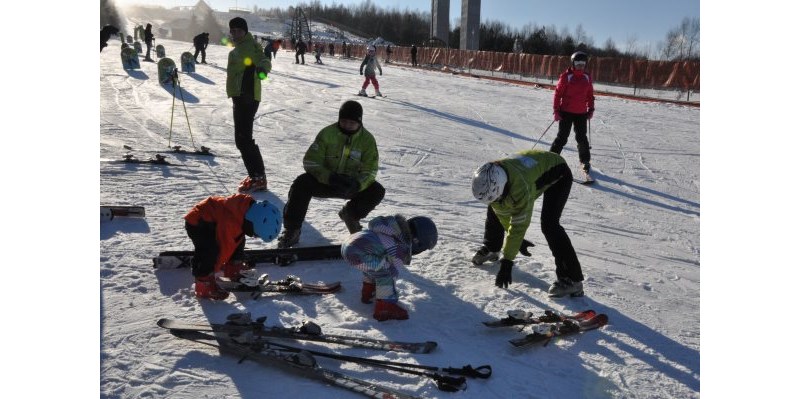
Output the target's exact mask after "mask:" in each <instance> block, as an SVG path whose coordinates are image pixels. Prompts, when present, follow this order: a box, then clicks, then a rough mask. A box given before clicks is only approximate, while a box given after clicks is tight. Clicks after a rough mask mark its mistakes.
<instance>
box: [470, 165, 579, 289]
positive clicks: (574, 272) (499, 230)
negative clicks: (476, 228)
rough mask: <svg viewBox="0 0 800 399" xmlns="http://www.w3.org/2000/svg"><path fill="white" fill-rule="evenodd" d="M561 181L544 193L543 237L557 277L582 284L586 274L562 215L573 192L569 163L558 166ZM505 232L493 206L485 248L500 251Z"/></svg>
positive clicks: (484, 235) (485, 238) (486, 229)
mask: <svg viewBox="0 0 800 399" xmlns="http://www.w3.org/2000/svg"><path fill="white" fill-rule="evenodd" d="M556 168H558V172H559V173H560V174H561V178H560V179H558V180H557V181H556V182H555V183H554V184H553V185H551V186H550V187H548V188H547V190H545V192H544V194H542V215H541V219H540V223H541V227H542V234H544V238H545V240H547V246H548V247H550V252H552V253H553V257H554V258H555V263H556V277H558V278H564V277H568V278H569V279H571V280H572V281H583V271H582V270H581V264H580V262H579V261H578V255H577V254H576V253H575V248H573V246H572V242H571V241H570V239H569V236H567V232H566V231H565V230H564V227H562V226H561V213H562V212H563V211H564V206H565V205H566V204H567V199H568V198H569V192H570V190H571V189H572V171H570V169H569V166H568V165H567V164H561V165H559V166H556ZM505 233H506V231H505V229H504V228H503V225H502V224H500V220H499V219H498V218H497V215H495V213H494V210H493V209H492V207H491V206H488V207H487V210H486V222H485V224H484V230H483V245H485V246H486V247H487V248H489V250H490V251H492V252H499V251H500V249H502V247H503V240H504V239H505Z"/></svg>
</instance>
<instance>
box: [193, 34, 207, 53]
mask: <svg viewBox="0 0 800 399" xmlns="http://www.w3.org/2000/svg"><path fill="white" fill-rule="evenodd" d="M194 47H195V48H199V49H201V50H205V49H206V48H208V33H205V32H204V33H201V34H199V35H197V36H195V37H194Z"/></svg>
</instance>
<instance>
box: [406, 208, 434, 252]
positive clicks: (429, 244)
mask: <svg viewBox="0 0 800 399" xmlns="http://www.w3.org/2000/svg"><path fill="white" fill-rule="evenodd" d="M408 227H409V228H410V229H411V254H413V255H416V254H418V253H420V252H422V251H427V250H429V249H433V247H435V246H436V242H437V241H438V240H439V232H438V230H436V224H435V223H433V220H431V219H430V218H427V217H425V216H414V217H413V218H411V219H408Z"/></svg>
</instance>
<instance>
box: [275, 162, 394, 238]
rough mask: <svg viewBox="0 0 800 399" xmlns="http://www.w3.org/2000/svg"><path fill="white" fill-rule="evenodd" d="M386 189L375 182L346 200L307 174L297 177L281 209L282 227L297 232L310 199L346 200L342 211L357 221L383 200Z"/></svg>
mask: <svg viewBox="0 0 800 399" xmlns="http://www.w3.org/2000/svg"><path fill="white" fill-rule="evenodd" d="M385 194H386V189H384V188H383V186H382V185H381V184H380V183H378V182H377V181H376V182H373V183H372V184H370V185H369V187H367V188H365V189H364V190H362V191H359V192H357V193H356V194H355V195H353V196H351V197H349V198H347V197H344V196H342V195H341V194H340V193H339V192H338V191H337V190H336V189H334V188H333V187H332V186H329V185H327V184H323V183H320V182H319V181H317V179H316V178H315V177H314V176H312V175H311V174H309V173H303V174H302V175H300V176H297V178H296V179H294V182H293V183H292V186H291V187H290V188H289V199H288V200H287V201H286V206H285V207H284V208H283V226H284V227H285V228H286V229H287V230H297V229H299V228H300V227H301V226H302V225H303V220H305V218H306V213H307V212H308V205H309V204H310V203H311V198H313V197H317V198H342V199H346V200H348V201H347V203H345V205H344V209H346V212H347V213H348V214H350V215H353V216H354V217H357V218H358V219H363V218H365V217H366V216H367V215H368V214H369V213H370V212H372V210H373V209H375V207H377V206H378V204H380V203H381V201H382V200H383V196H384V195H385Z"/></svg>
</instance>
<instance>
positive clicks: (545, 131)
mask: <svg viewBox="0 0 800 399" xmlns="http://www.w3.org/2000/svg"><path fill="white" fill-rule="evenodd" d="M554 123H556V120H555V119H553V121H552V122H550V124H549V125H547V129H544V132H542V135H541V136H539V139H538V140H536V142H535V143H533V147H531V149H534V148H536V144H539V140H541V139H542V137H544V134H545V133H547V131H548V130H550V127H551V126H553V124H554Z"/></svg>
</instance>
